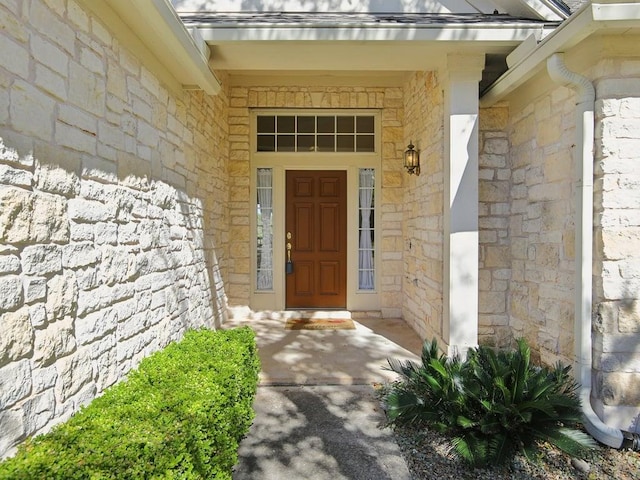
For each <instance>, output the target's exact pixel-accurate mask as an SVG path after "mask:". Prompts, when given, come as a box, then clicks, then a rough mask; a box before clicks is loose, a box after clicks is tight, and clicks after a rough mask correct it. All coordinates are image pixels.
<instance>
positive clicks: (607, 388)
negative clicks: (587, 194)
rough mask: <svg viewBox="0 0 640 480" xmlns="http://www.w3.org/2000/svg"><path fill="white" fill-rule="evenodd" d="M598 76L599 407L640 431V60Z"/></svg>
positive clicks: (603, 66) (624, 60) (609, 61)
mask: <svg viewBox="0 0 640 480" xmlns="http://www.w3.org/2000/svg"><path fill="white" fill-rule="evenodd" d="M618 45H620V44H618ZM592 75H593V76H594V79H595V81H594V85H595V87H596V98H597V100H596V112H595V114H596V149H595V151H596V158H595V172H594V173H595V183H594V190H595V218H594V224H595V248H594V256H595V263H594V277H595V282H594V348H595V352H594V365H595V368H594V370H595V374H596V375H595V381H594V385H595V387H596V390H597V392H598V397H599V398H598V399H597V404H596V405H595V406H596V411H597V412H598V413H599V414H600V415H601V416H602V417H603V418H604V419H605V420H606V421H607V422H608V423H609V424H612V425H614V426H617V427H618V428H621V429H623V430H627V431H631V432H640V305H639V296H640V293H639V292H640V174H639V171H638V151H639V149H640V58H638V56H637V53H636V52H633V54H632V55H630V56H621V57H618V58H606V59H603V60H601V61H600V62H599V63H598V64H597V65H596V66H595V67H594V68H593V73H592Z"/></svg>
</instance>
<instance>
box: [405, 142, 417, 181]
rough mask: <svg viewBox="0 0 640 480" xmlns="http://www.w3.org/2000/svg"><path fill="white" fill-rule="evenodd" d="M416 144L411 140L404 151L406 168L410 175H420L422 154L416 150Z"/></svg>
mask: <svg viewBox="0 0 640 480" xmlns="http://www.w3.org/2000/svg"><path fill="white" fill-rule="evenodd" d="M414 148H415V146H414V145H413V143H412V142H411V141H409V145H408V146H407V149H406V150H405V152H404V168H406V169H407V172H409V175H420V154H419V153H418V151H417V150H414Z"/></svg>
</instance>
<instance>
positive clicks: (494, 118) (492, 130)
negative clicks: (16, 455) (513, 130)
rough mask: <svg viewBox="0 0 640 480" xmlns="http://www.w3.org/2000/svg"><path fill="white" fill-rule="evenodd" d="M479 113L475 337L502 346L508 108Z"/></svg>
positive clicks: (507, 251)
mask: <svg viewBox="0 0 640 480" xmlns="http://www.w3.org/2000/svg"><path fill="white" fill-rule="evenodd" d="M479 116H480V118H479V129H478V132H479V133H478V135H479V150H478V151H479V166H480V171H479V175H478V178H479V194H478V196H479V208H478V215H479V219H478V228H479V229H480V232H479V242H480V252H479V273H478V288H479V292H478V316H479V318H478V322H479V325H478V341H479V343H481V344H484V345H494V346H501V347H504V346H507V345H509V342H510V341H511V339H512V335H511V329H510V328H509V314H508V305H509V280H510V279H511V239H510V237H509V224H510V222H509V215H510V213H511V204H510V192H511V168H510V162H509V137H508V135H507V126H508V124H509V107H508V105H507V104H498V105H495V106H493V107H491V108H483V109H480V112H479Z"/></svg>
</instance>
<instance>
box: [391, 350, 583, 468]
mask: <svg viewBox="0 0 640 480" xmlns="http://www.w3.org/2000/svg"><path fill="white" fill-rule="evenodd" d="M389 365H390V368H391V369H392V370H393V371H395V372H397V373H399V374H400V375H401V379H402V380H401V381H400V382H398V383H396V384H394V386H392V388H391V390H390V393H389V394H388V395H387V396H386V399H385V401H386V404H387V408H388V415H389V419H390V421H391V422H392V423H396V424H407V423H409V424H415V423H416V422H419V423H420V424H424V425H429V426H430V427H432V428H435V429H436V430H438V431H440V432H444V433H446V434H449V435H451V436H452V437H453V440H452V443H453V446H454V448H455V451H456V452H457V453H458V455H460V456H461V457H462V458H463V459H464V460H465V461H466V462H468V463H469V464H471V465H474V466H483V465H487V464H499V463H502V462H504V461H505V460H507V459H508V458H510V457H511V456H512V454H513V453H514V452H515V451H517V450H522V451H523V452H524V453H525V454H530V452H531V451H532V449H533V448H534V447H535V444H536V442H537V441H540V440H543V441H548V442H549V443H552V444H554V445H556V446H557V447H558V448H560V449H562V450H564V451H566V452H567V453H569V454H572V455H578V454H580V453H581V451H582V450H583V449H585V448H589V447H592V446H593V445H595V442H594V441H593V440H592V439H591V438H590V437H589V436H588V435H586V434H585V433H583V432H582V431H580V430H578V429H576V427H577V424H578V423H579V421H580V400H579V398H578V396H577V388H578V386H577V384H576V383H575V382H574V381H573V379H572V378H571V375H570V367H564V366H562V365H561V364H557V365H556V366H555V367H554V368H546V367H538V366H534V365H532V364H531V352H530V349H529V347H528V346H527V344H526V342H525V341H524V340H522V339H520V340H518V343H517V349H516V350H514V351H508V352H496V351H494V350H493V349H491V348H489V347H482V346H481V347H478V348H477V349H471V350H470V351H469V353H468V356H467V359H466V360H465V361H464V362H462V361H460V359H458V358H453V359H448V358H447V357H446V356H445V355H442V354H441V355H438V348H437V343H436V341H435V340H434V341H432V342H425V344H424V347H423V353H422V365H416V364H413V363H411V362H405V363H402V362H398V361H394V360H390V361H389Z"/></svg>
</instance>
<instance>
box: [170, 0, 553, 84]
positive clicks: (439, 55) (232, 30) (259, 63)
mask: <svg viewBox="0 0 640 480" xmlns="http://www.w3.org/2000/svg"><path fill="white" fill-rule="evenodd" d="M181 19H182V21H183V22H184V23H185V25H186V26H187V28H189V29H192V30H197V32H198V36H199V37H201V38H202V39H203V40H204V41H205V42H206V43H207V44H208V46H209V48H210V49H211V58H210V64H211V66H212V68H213V69H214V70H226V71H229V72H256V71H264V72H275V71H289V70H296V71H354V72H357V71H415V70H433V69H438V68H441V67H442V65H443V64H444V63H445V61H446V57H447V55H448V54H451V53H455V54H460V53H465V54H467V53H468V54H476V53H477V54H478V55H486V54H489V55H498V56H505V55H506V54H508V53H509V52H510V51H511V50H513V48H515V47H516V46H517V45H518V44H519V43H520V42H521V41H523V40H524V39H526V38H527V37H528V36H529V35H532V34H534V35H536V36H538V37H541V36H544V34H545V33H546V32H547V31H550V30H551V29H553V28H555V27H556V26H557V22H546V21H541V20H533V19H527V18H516V17H511V16H509V15H503V14H489V15H486V14H457V15H454V14H389V13H385V14H375V13H353V12H351V13H304V12H253V13H211V12H209V13H192V14H184V13H183V14H181Z"/></svg>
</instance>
